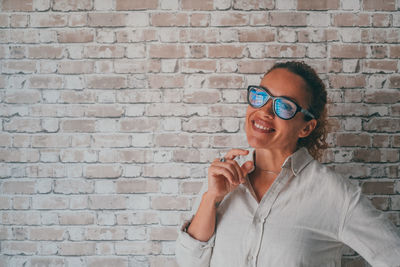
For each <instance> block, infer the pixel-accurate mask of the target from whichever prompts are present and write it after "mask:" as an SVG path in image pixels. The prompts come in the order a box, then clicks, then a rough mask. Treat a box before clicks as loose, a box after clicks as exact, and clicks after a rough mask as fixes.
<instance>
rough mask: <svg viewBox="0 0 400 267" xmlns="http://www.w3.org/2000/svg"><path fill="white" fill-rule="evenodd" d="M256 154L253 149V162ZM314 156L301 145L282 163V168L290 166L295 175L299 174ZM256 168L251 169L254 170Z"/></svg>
mask: <svg viewBox="0 0 400 267" xmlns="http://www.w3.org/2000/svg"><path fill="white" fill-rule="evenodd" d="M255 156H256V151H255V150H254V151H253V162H254V159H255ZM313 159H314V158H313V157H312V156H311V155H310V153H309V152H308V150H307V148H305V147H301V148H299V149H298V150H297V151H296V152H294V153H293V154H292V155H290V156H289V157H287V158H286V160H285V162H284V163H283V164H282V168H290V169H291V170H292V172H293V174H294V175H296V176H297V174H299V173H300V172H301V170H303V169H304V167H305V166H307V165H308V163H310V162H311V161H312V160H313ZM253 171H254V168H253V169H252V170H251V171H250V172H253Z"/></svg>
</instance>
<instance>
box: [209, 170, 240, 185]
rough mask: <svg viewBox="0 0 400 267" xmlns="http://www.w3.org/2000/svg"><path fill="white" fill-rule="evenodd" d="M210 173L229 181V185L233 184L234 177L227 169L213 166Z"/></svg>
mask: <svg viewBox="0 0 400 267" xmlns="http://www.w3.org/2000/svg"><path fill="white" fill-rule="evenodd" d="M210 171H211V174H212V175H222V176H224V177H225V178H226V179H227V180H228V181H229V183H230V184H233V185H234V184H235V182H234V177H233V175H232V173H231V172H230V171H229V170H228V169H227V168H224V167H221V166H213V167H212V168H210Z"/></svg>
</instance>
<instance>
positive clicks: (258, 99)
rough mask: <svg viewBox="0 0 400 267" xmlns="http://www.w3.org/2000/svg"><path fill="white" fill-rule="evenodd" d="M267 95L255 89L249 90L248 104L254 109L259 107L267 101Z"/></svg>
mask: <svg viewBox="0 0 400 267" xmlns="http://www.w3.org/2000/svg"><path fill="white" fill-rule="evenodd" d="M268 98H269V96H268V94H267V93H266V92H264V91H262V90H258V89H256V88H252V89H250V95H249V100H250V104H251V105H252V106H254V107H261V106H263V105H264V104H265V103H266V102H267V101H268Z"/></svg>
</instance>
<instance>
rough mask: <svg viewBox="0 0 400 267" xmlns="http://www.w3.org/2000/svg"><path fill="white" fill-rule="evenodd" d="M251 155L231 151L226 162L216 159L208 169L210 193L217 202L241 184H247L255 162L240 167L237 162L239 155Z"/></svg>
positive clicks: (245, 152)
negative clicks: (247, 177)
mask: <svg viewBox="0 0 400 267" xmlns="http://www.w3.org/2000/svg"><path fill="white" fill-rule="evenodd" d="M247 154H249V151H248V150H244V149H231V150H230V151H229V152H228V153H227V154H226V155H225V157H224V158H225V162H221V161H220V159H219V158H218V159H215V160H214V161H213V163H212V164H211V166H210V168H209V169H208V191H207V194H209V195H212V196H213V197H214V198H215V199H216V200H217V201H221V200H222V199H223V198H224V197H225V196H226V195H227V194H228V193H229V192H231V191H233V190H234V189H235V188H236V187H238V185H239V184H242V183H244V182H245V177H246V175H247V174H248V173H249V172H250V171H251V169H252V168H253V162H252V161H247V162H245V163H244V164H243V165H242V166H239V164H238V163H237V161H236V160H234V159H235V158H236V157H237V156H239V155H247Z"/></svg>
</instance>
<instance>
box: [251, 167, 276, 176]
mask: <svg viewBox="0 0 400 267" xmlns="http://www.w3.org/2000/svg"><path fill="white" fill-rule="evenodd" d="M256 168H258V169H259V170H260V171H263V172H266V173H272V174H275V175H279V173H278V172H273V171H269V170H264V169H261V168H260V167H257V166H256Z"/></svg>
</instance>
